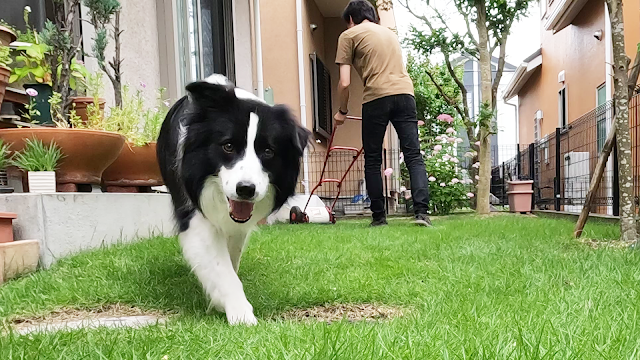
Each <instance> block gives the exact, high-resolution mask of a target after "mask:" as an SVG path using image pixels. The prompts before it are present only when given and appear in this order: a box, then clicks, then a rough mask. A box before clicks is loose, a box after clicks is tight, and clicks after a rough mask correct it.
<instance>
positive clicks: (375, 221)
mask: <svg viewBox="0 0 640 360" xmlns="http://www.w3.org/2000/svg"><path fill="white" fill-rule="evenodd" d="M385 225H389V223H387V218H386V217H382V218H380V219H373V221H372V222H371V227H377V226H385Z"/></svg>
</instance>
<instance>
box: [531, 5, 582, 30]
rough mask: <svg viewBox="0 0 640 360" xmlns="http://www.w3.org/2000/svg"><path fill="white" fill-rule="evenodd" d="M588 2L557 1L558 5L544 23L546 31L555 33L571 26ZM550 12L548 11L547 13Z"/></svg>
mask: <svg viewBox="0 0 640 360" xmlns="http://www.w3.org/2000/svg"><path fill="white" fill-rule="evenodd" d="M542 1H544V0H542ZM587 1H588V0H556V2H557V3H556V5H555V6H554V8H553V11H552V12H551V14H550V15H549V18H548V19H547V21H546V22H545V23H544V29H545V30H547V31H553V32H554V33H556V32H558V31H560V30H562V29H564V28H566V27H567V26H569V25H570V24H571V22H572V21H573V19H575V17H576V15H578V13H579V12H580V10H582V8H583V7H584V5H585V4H586V3H587ZM547 12H548V11H547Z"/></svg>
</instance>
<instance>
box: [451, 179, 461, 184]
mask: <svg viewBox="0 0 640 360" xmlns="http://www.w3.org/2000/svg"><path fill="white" fill-rule="evenodd" d="M459 182H460V180H458V179H457V178H453V179H451V183H452V184H457V183H459Z"/></svg>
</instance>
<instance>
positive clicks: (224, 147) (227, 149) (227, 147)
mask: <svg viewBox="0 0 640 360" xmlns="http://www.w3.org/2000/svg"><path fill="white" fill-rule="evenodd" d="M222 150H224V152H226V153H228V154H231V153H232V152H233V145H232V144H231V143H226V144H224V145H222Z"/></svg>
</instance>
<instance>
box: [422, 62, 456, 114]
mask: <svg viewBox="0 0 640 360" xmlns="http://www.w3.org/2000/svg"><path fill="white" fill-rule="evenodd" d="M424 71H425V73H426V74H427V76H428V77H429V79H431V82H432V83H433V85H435V86H436V89H438V92H439V93H440V95H442V97H444V98H445V100H447V102H448V103H449V105H451V106H453V107H454V108H455V109H456V112H457V113H458V114H460V116H461V117H462V118H463V119H464V118H465V116H464V112H463V111H462V109H460V106H459V105H458V104H457V101H455V100H454V99H452V98H451V97H450V96H449V95H447V93H446V92H445V91H444V89H443V88H442V86H440V84H438V82H437V81H436V79H435V77H434V76H433V75H432V74H431V72H430V71H429V70H427V69H425V70H424Z"/></svg>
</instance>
